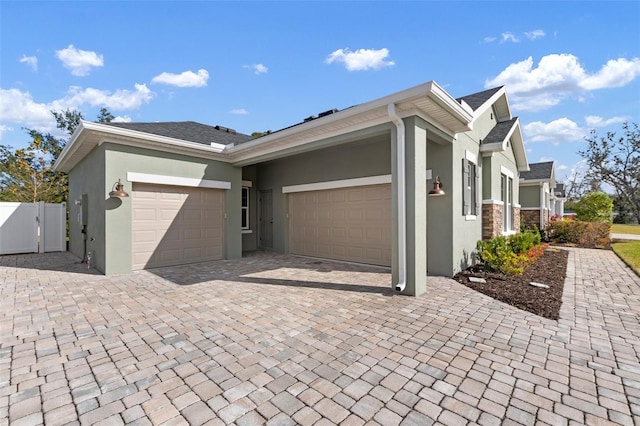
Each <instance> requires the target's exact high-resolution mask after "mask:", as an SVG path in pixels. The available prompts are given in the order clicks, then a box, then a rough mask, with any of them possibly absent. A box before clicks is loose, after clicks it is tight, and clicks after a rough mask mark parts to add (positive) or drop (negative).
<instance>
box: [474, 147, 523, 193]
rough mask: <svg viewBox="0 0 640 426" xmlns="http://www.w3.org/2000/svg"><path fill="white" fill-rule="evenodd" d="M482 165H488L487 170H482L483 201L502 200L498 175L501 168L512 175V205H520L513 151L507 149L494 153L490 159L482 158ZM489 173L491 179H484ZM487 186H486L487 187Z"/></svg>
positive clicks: (516, 168)
mask: <svg viewBox="0 0 640 426" xmlns="http://www.w3.org/2000/svg"><path fill="white" fill-rule="evenodd" d="M483 164H485V165H489V169H488V170H483V178H484V179H485V181H487V180H488V182H485V184H483V187H482V189H483V194H482V196H483V199H485V200H500V199H501V198H502V194H501V191H502V190H501V183H500V174H501V170H502V167H504V168H505V169H507V170H509V171H510V172H511V173H513V202H514V204H519V203H520V201H519V200H520V196H519V193H520V189H519V185H518V180H519V177H518V176H519V175H518V167H517V165H516V160H515V157H514V155H513V150H511V149H507V150H506V151H505V152H494V153H493V154H492V155H491V157H484V162H483ZM487 172H488V173H490V175H491V178H490V179H486V175H485V173H487ZM487 184H488V185H487Z"/></svg>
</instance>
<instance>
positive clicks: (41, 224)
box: [37, 201, 45, 253]
mask: <svg viewBox="0 0 640 426" xmlns="http://www.w3.org/2000/svg"><path fill="white" fill-rule="evenodd" d="M44 217H45V214H44V201H38V217H37V223H38V237H39V238H38V253H44V227H45V223H44V222H45V219H44Z"/></svg>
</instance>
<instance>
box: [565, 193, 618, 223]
mask: <svg viewBox="0 0 640 426" xmlns="http://www.w3.org/2000/svg"><path fill="white" fill-rule="evenodd" d="M574 210H575V211H576V214H577V216H576V219H578V220H580V221H584V222H611V216H612V214H613V201H612V200H611V198H610V197H609V196H608V195H607V194H605V193H604V192H590V193H588V194H586V195H584V196H583V197H582V198H580V200H579V201H578V202H577V203H576V204H575V206H574Z"/></svg>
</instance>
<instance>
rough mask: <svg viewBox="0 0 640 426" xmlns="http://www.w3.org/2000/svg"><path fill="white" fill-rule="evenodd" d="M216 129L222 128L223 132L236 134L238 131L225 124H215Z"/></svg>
mask: <svg viewBox="0 0 640 426" xmlns="http://www.w3.org/2000/svg"><path fill="white" fill-rule="evenodd" d="M213 128H214V129H216V130H220V131H221V132H227V133H231V134H234V135H235V134H236V133H237V132H236V131H235V130H233V129H230V128H228V127H224V126H214V127H213Z"/></svg>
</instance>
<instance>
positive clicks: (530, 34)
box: [524, 30, 547, 40]
mask: <svg viewBox="0 0 640 426" xmlns="http://www.w3.org/2000/svg"><path fill="white" fill-rule="evenodd" d="M524 35H525V36H526V37H527V38H528V39H529V40H537V39H539V38H542V37H544V36H546V35H547V34H546V33H545V32H544V31H543V30H533V31H525V33H524Z"/></svg>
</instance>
